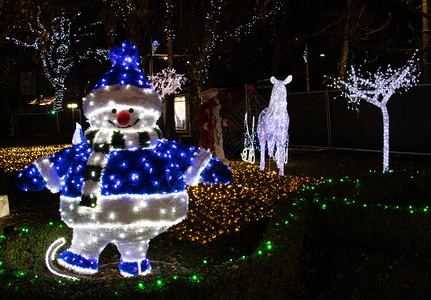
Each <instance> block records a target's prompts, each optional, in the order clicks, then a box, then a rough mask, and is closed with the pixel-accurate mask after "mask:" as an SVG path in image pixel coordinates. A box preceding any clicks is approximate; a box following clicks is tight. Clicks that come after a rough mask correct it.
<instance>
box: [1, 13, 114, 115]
mask: <svg viewBox="0 0 431 300" xmlns="http://www.w3.org/2000/svg"><path fill="white" fill-rule="evenodd" d="M79 15H80V13H78V14H77V16H79ZM94 25H97V23H93V24H91V27H94ZM28 26H29V29H30V31H31V33H33V34H34V36H35V37H34V40H33V42H32V43H27V42H24V41H21V40H19V39H16V38H14V37H9V36H7V37H6V39H8V40H12V41H13V42H15V43H16V44H17V45H20V46H23V47H27V48H34V49H35V50H36V51H37V53H38V54H39V56H40V58H41V61H42V66H43V71H44V74H45V77H46V78H47V79H48V81H49V82H50V84H51V85H52V87H53V88H54V90H55V102H54V107H53V111H61V110H63V96H64V91H65V82H66V78H67V76H68V75H69V72H70V70H71V69H72V67H73V66H74V65H75V52H74V51H72V46H73V44H75V43H78V42H79V41H80V39H81V38H82V37H85V36H93V34H92V33H86V32H85V30H84V29H87V28H78V30H77V31H78V34H71V27H72V21H71V20H70V19H69V18H67V17H66V13H65V11H64V10H61V14H60V16H59V17H55V18H54V19H52V21H51V22H50V23H44V22H43V21H42V20H41V10H40V7H38V11H37V15H36V25H35V26H34V25H33V24H31V23H30V22H28ZM107 54H108V51H107V50H104V49H96V50H90V49H89V50H87V51H86V52H85V53H82V54H79V55H77V56H78V59H79V61H81V60H85V59H90V58H96V59H98V60H104V59H106V58H107Z"/></svg>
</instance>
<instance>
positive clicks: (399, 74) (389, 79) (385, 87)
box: [329, 51, 420, 172]
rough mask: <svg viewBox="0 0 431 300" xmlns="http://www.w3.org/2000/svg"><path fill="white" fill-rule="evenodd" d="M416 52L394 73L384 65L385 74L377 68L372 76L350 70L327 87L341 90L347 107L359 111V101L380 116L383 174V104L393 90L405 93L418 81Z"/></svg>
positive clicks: (386, 141) (386, 138) (385, 141)
mask: <svg viewBox="0 0 431 300" xmlns="http://www.w3.org/2000/svg"><path fill="white" fill-rule="evenodd" d="M417 52H418V51H416V52H415V53H414V54H413V56H412V57H411V58H410V59H409V60H408V61H407V63H406V64H405V65H404V66H403V67H400V68H398V69H392V68H391V66H390V65H388V67H387V69H386V71H385V72H383V71H382V70H381V69H380V68H379V69H378V70H377V72H376V73H374V74H372V73H371V72H365V74H364V75H362V74H361V73H362V71H361V68H360V67H359V68H357V70H355V68H354V66H351V67H350V70H349V71H348V72H347V78H346V79H343V78H341V77H338V78H332V77H330V79H331V80H332V83H330V85H329V86H330V87H333V88H338V89H341V95H342V96H344V97H345V98H346V99H347V102H348V104H349V105H350V106H351V107H352V108H354V109H356V111H359V110H358V108H359V104H360V101H361V100H365V101H366V102H368V103H371V104H373V105H375V106H377V107H378V108H380V110H381V112H382V118H383V172H387V171H389V113H388V108H387V103H388V101H389V99H390V98H391V97H392V95H393V94H395V92H396V91H397V90H400V89H401V90H404V91H407V90H408V89H410V88H411V87H412V86H415V85H416V84H417V83H418V81H419V75H420V71H419V57H416V56H417Z"/></svg>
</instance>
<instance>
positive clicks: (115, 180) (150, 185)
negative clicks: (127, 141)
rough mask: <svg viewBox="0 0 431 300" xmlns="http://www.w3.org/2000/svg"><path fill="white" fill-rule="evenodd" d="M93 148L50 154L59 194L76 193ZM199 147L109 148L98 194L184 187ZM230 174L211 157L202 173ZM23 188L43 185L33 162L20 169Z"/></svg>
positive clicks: (210, 178) (225, 178)
mask: <svg viewBox="0 0 431 300" xmlns="http://www.w3.org/2000/svg"><path fill="white" fill-rule="evenodd" d="M92 151H93V149H92V148H91V147H90V146H88V145H87V144H85V143H83V144H81V145H76V146H73V147H70V148H65V149H63V150H61V151H59V152H57V153H55V154H54V155H52V156H50V157H49V160H50V162H51V166H52V167H53V168H55V170H56V173H57V174H58V176H59V177H60V178H62V185H61V191H62V195H64V196H68V197H78V196H80V195H81V189H82V185H83V183H84V180H85V179H84V174H85V168H86V165H87V160H88V157H89V156H90V154H91V152H92ZM197 151H198V149H196V148H194V147H189V146H186V145H184V144H181V143H178V142H175V141H159V143H158V144H157V146H156V147H155V148H153V149H137V150H112V151H111V153H110V155H109V158H108V162H107V164H106V168H105V169H104V170H103V171H102V177H101V184H102V188H101V194H102V195H103V196H109V195H122V194H136V195H139V194H168V193H175V192H181V191H184V190H185V189H186V184H185V182H184V178H183V175H184V173H185V171H186V170H187V168H188V167H189V166H190V165H191V164H192V163H193V160H194V158H195V153H197ZM231 177H232V174H231V171H230V169H229V167H228V166H226V165H224V164H223V163H222V162H221V161H220V160H218V159H211V161H210V163H209V164H208V165H207V167H206V168H205V169H204V170H203V171H202V173H201V178H200V179H201V181H203V182H206V183H229V182H230V180H231ZM17 185H18V187H20V188H22V189H24V190H40V189H42V188H44V187H45V183H44V182H43V180H42V177H41V175H40V173H39V172H38V170H37V168H35V167H34V165H31V166H29V167H27V168H26V169H25V170H24V171H22V172H21V173H20V174H19V176H18V179H17Z"/></svg>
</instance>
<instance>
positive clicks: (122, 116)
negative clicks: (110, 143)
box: [117, 110, 130, 126]
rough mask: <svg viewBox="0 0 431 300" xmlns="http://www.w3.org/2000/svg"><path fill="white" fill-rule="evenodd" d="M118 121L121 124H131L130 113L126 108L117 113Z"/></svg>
mask: <svg viewBox="0 0 431 300" xmlns="http://www.w3.org/2000/svg"><path fill="white" fill-rule="evenodd" d="M117 122H118V124H120V125H121V126H124V125H127V124H129V122H130V115H129V113H128V112H127V111H125V110H122V111H120V113H119V114H118V115H117Z"/></svg>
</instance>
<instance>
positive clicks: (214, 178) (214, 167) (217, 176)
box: [201, 158, 232, 184]
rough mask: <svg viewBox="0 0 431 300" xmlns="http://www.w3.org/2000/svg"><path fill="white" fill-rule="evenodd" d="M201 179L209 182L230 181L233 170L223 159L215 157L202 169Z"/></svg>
mask: <svg viewBox="0 0 431 300" xmlns="http://www.w3.org/2000/svg"><path fill="white" fill-rule="evenodd" d="M201 181H203V182H205V183H209V184H214V183H230V182H231V181H232V172H231V170H230V168H229V167H228V166H226V165H225V164H223V162H222V161H221V160H219V159H218V158H213V159H211V161H210V162H209V164H208V165H207V167H206V168H205V169H204V170H203V171H202V173H201Z"/></svg>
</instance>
